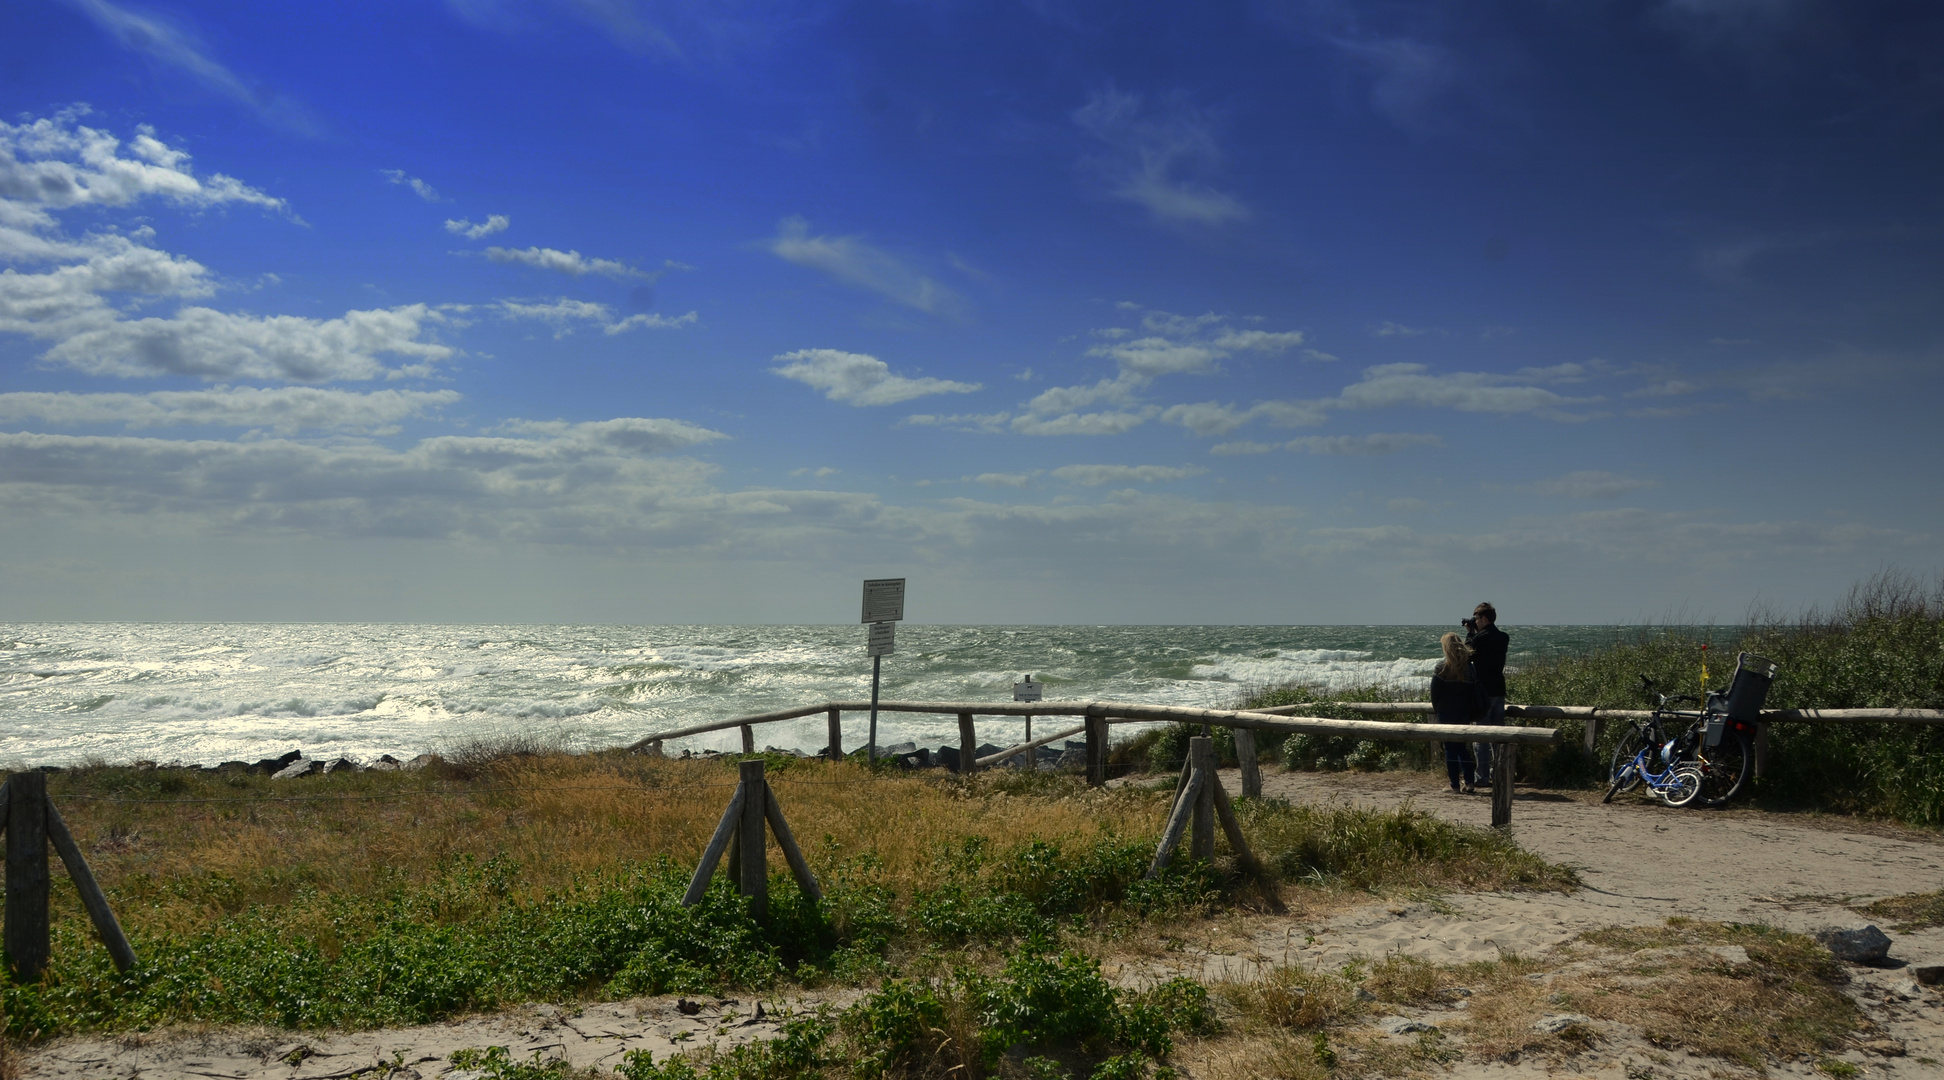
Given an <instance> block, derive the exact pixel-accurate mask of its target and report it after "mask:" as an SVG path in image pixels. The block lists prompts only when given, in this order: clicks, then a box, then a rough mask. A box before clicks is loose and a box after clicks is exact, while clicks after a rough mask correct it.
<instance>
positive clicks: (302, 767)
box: [271, 758, 324, 780]
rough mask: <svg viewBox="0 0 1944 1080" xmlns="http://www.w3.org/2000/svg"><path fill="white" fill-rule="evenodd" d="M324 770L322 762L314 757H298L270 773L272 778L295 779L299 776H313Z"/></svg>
mask: <svg viewBox="0 0 1944 1080" xmlns="http://www.w3.org/2000/svg"><path fill="white" fill-rule="evenodd" d="M323 771H324V763H323V762H321V761H319V760H317V759H316V758H298V759H297V760H296V761H293V762H291V763H290V764H288V765H285V766H284V767H283V768H282V769H280V770H278V771H277V772H275V773H273V774H271V779H273V780H295V779H297V778H298V777H300V776H314V775H316V774H317V773H321V772H323Z"/></svg>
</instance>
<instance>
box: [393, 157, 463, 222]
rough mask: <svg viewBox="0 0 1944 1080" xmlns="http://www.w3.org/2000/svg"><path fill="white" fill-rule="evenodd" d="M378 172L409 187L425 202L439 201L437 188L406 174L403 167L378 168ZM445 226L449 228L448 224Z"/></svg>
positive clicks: (394, 181) (395, 182)
mask: <svg viewBox="0 0 1944 1080" xmlns="http://www.w3.org/2000/svg"><path fill="white" fill-rule="evenodd" d="M378 173H379V175H381V176H383V177H384V178H385V179H386V180H389V181H391V182H392V183H394V184H403V185H405V186H406V187H408V188H411V189H412V191H413V192H414V193H416V194H417V195H418V197H419V198H421V199H424V200H425V201H426V202H438V201H440V200H439V192H438V189H436V188H434V187H433V186H432V185H431V184H428V183H426V182H425V181H423V180H420V179H419V178H418V177H416V176H406V175H405V170H404V169H379V170H378ZM447 227H448V228H450V226H449V225H448V226H447Z"/></svg>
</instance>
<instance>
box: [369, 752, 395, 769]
mask: <svg viewBox="0 0 1944 1080" xmlns="http://www.w3.org/2000/svg"><path fill="white" fill-rule="evenodd" d="M386 756H387V757H389V756H390V755H386ZM366 768H368V769H370V770H371V771H372V772H397V771H398V762H396V761H386V760H385V759H384V758H379V759H378V760H377V761H374V762H372V763H371V764H370V765H367V766H366Z"/></svg>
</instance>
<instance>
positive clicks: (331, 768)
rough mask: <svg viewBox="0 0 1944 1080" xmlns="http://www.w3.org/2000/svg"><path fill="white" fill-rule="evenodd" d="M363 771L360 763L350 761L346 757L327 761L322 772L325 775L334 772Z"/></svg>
mask: <svg viewBox="0 0 1944 1080" xmlns="http://www.w3.org/2000/svg"><path fill="white" fill-rule="evenodd" d="M363 771H364V766H363V765H360V764H358V763H357V762H355V761H352V760H351V759H350V758H348V757H341V758H338V759H337V760H336V761H332V762H328V763H326V764H325V766H324V772H325V773H326V774H327V775H328V774H330V773H334V772H363Z"/></svg>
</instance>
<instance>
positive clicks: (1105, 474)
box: [1052, 465, 1208, 487]
mask: <svg viewBox="0 0 1944 1080" xmlns="http://www.w3.org/2000/svg"><path fill="white" fill-rule="evenodd" d="M1207 472H1208V470H1207V469H1203V468H1200V467H1198V466H1193V465H1189V466H1185V467H1180V468H1177V467H1173V466H1168V465H1062V466H1060V467H1059V468H1057V469H1054V470H1053V474H1052V475H1053V478H1054V479H1056V480H1064V481H1066V482H1067V483H1069V484H1081V485H1084V486H1086V487H1099V486H1100V485H1102V484H1158V483H1162V482H1164V481H1168V480H1186V479H1188V478H1189V477H1191V476H1201V475H1203V474H1205V473H1207Z"/></svg>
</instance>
